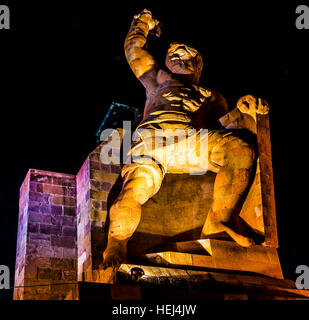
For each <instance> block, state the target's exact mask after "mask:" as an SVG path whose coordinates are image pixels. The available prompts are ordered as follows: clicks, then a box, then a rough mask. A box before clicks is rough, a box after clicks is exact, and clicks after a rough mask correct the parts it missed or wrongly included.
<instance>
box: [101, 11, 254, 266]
mask: <svg viewBox="0 0 309 320" xmlns="http://www.w3.org/2000/svg"><path fill="white" fill-rule="evenodd" d="M158 24H159V22H158V21H157V20H155V19H154V18H153V17H152V13H151V12H150V11H149V10H146V9H145V10H143V12H142V13H141V14H139V15H137V16H135V17H134V19H133V21H132V24H131V28H130V30H129V33H128V35H127V37H126V39H125V45H124V48H125V55H126V58H127V60H128V63H129V65H130V67H131V69H132V71H133V72H134V74H135V75H136V77H137V78H138V79H139V80H140V81H141V83H142V84H143V85H144V87H145V89H146V94H147V100H146V105H145V110H144V117H143V120H142V122H141V124H140V125H139V126H138V129H147V132H148V135H147V137H142V136H141V137H140V139H137V140H136V141H135V142H134V143H133V146H132V148H131V156H133V157H134V159H135V161H134V162H133V163H128V164H125V165H124V167H123V169H122V177H123V178H124V183H123V187H122V191H121V193H120V195H119V196H118V198H117V200H116V201H115V203H114V204H113V205H112V207H111V209H110V226H109V234H108V244H107V248H106V250H105V251H104V253H103V266H104V267H108V266H112V265H118V264H120V263H121V262H123V261H125V259H126V256H127V242H128V240H129V239H130V237H131V236H132V234H133V233H134V231H135V230H136V228H137V226H138V224H139V221H140V218H141V207H142V205H143V204H144V203H145V202H146V201H147V200H148V199H149V198H151V197H152V196H153V195H154V194H156V193H157V192H158V190H159V189H160V186H161V183H162V180H163V178H164V175H165V174H166V173H167V172H168V173H193V174H194V172H195V171H196V172H198V171H201V168H206V167H207V170H210V171H212V172H215V173H216V179H215V184H214V193H213V202H212V205H211V208H210V211H209V212H208V214H207V218H206V221H205V224H204V227H203V229H202V233H201V238H207V237H209V236H212V237H213V236H214V235H217V234H220V233H227V234H228V235H229V236H230V237H231V238H232V239H234V240H235V241H236V242H237V243H238V244H239V245H241V246H244V247H249V246H252V245H253V244H254V242H253V240H252V239H250V238H248V237H245V236H243V235H241V234H238V233H236V232H235V231H234V230H232V229H231V228H230V227H228V226H227V222H229V220H230V218H231V215H232V213H233V210H234V208H235V207H236V205H237V203H238V202H239V201H241V198H242V195H243V193H244V192H245V190H246V189H247V187H248V185H249V183H250V179H251V171H252V168H253V164H254V161H255V157H256V155H255V151H254V147H253V145H252V144H251V143H250V142H249V140H248V139H246V138H245V137H243V135H242V134H241V133H240V131H237V130H234V131H232V130H226V129H224V128H223V127H222V126H221V125H220V123H219V121H218V119H219V118H220V117H222V116H223V115H224V114H226V113H227V112H228V111H229V110H228V106H227V103H226V100H225V99H224V97H223V96H222V95H221V94H220V93H218V92H215V91H212V90H209V89H206V88H203V87H201V86H200V85H199V78H200V75H201V72H202V69H203V62H202V57H201V55H200V53H199V52H198V51H197V50H195V49H194V48H192V47H190V46H188V45H187V44H184V43H172V44H171V45H170V47H169V49H168V52H167V55H166V67H167V70H164V69H160V68H159V67H158V66H157V64H156V62H155V61H154V59H153V57H152V56H151V55H150V54H149V52H148V51H147V50H145V44H146V41H147V36H148V33H149V31H151V30H153V31H155V30H156V28H157V26H158ZM247 97H251V98H252V96H247ZM251 98H250V99H248V101H247V104H248V106H249V107H252V108H254V107H255V106H251V104H252V103H254V102H253V101H256V99H251ZM244 100H246V98H245V99H244ZM171 129H182V130H184V131H185V132H187V133H188V136H187V139H189V140H190V139H191V138H192V136H194V137H195V138H196V137H197V136H198V137H199V138H200V143H201V144H202V143H203V141H207V143H208V154H207V156H206V157H204V158H199V163H198V164H197V165H196V164H195V166H194V165H192V166H191V165H190V164H188V162H183V161H179V159H181V156H180V158H179V152H180V153H181V150H184V149H183V146H184V145H181V144H182V143H183V142H181V141H180V142H179V141H178V144H180V145H178V151H177V152H176V151H175V149H169V148H170V145H169V144H168V143H165V144H162V145H161V147H160V148H161V149H162V148H163V149H166V150H168V151H167V152H165V153H164V156H160V155H162V153H160V154H158V153H152V154H150V153H149V149H151V147H153V140H152V138H153V136H154V135H155V133H156V132H157V131H160V132H161V133H160V135H161V137H162V136H163V137H165V138H168V135H169V132H170V130H171ZM202 129H208V133H207V135H206V138H207V139H206V140H203V139H205V135H202V134H201V130H202ZM149 132H150V134H149ZM191 132H192V134H191ZM152 133H153V134H152ZM187 139H184V140H187ZM180 140H181V139H180ZM160 148H159V149H160ZM179 150H180V151H179ZM152 151H153V150H152ZM195 151H196V150H188V149H186V151H185V153H189V154H195ZM182 155H184V154H183V153H182ZM193 192H194V190H192V193H193ZM157 214H160V212H158V213H157Z"/></svg>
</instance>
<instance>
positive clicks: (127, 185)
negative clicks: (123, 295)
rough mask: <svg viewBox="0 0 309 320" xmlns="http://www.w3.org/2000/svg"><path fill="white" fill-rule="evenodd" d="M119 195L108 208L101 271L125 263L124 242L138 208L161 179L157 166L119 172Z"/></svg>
mask: <svg viewBox="0 0 309 320" xmlns="http://www.w3.org/2000/svg"><path fill="white" fill-rule="evenodd" d="M123 175H124V183H123V187H122V191H121V193H120V194H119V196H118V198H117V199H116V201H115V203H114V204H113V205H112V206H111V208H110V212H109V217H110V225H109V232H108V244H107V247H106V249H105V251H104V253H103V267H104V268H107V267H109V266H117V265H119V264H120V263H121V262H123V261H125V260H126V257H127V242H128V240H129V239H130V237H131V236H132V234H133V233H134V231H135V230H136V228H137V226H138V224H139V221H140V218H141V211H142V210H141V207H142V205H143V204H144V203H145V202H146V201H147V200H148V199H149V198H151V197H152V196H153V195H154V194H155V193H156V192H158V190H159V188H160V186H161V182H162V179H163V175H162V172H161V171H160V169H159V167H158V166H157V165H138V164H129V165H126V166H124V169H123Z"/></svg>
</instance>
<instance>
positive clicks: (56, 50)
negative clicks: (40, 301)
mask: <svg viewBox="0 0 309 320" xmlns="http://www.w3.org/2000/svg"><path fill="white" fill-rule="evenodd" d="M305 2H306V1H303V2H301V1H299V2H290V4H289V5H287V4H285V3H282V2H280V1H265V2H263V1H225V2H224V1H209V0H205V1H189V2H187V3H186V2H174V1H164V2H159V1H156V2H147V3H148V4H147V5H145V2H144V4H143V3H136V2H135V3H133V2H129V1H127V2H126V3H122V2H120V1H111V2H107V1H84V2H78V1H74V2H69V1H64V0H63V1H50V0H45V1H35V2H34V1H19V2H17V1H4V0H3V1H0V4H7V5H9V7H10V10H11V30H0V85H1V86H0V111H1V114H0V120H1V123H0V128H1V129H0V130H1V142H2V146H1V149H0V150H1V157H0V226H1V230H0V264H3V265H8V266H9V267H10V270H11V279H12V280H11V285H13V278H14V275H13V274H14V268H15V249H16V236H17V217H18V196H19V195H18V193H19V187H20V184H21V183H22V181H23V179H24V177H25V175H26V173H27V171H28V169H29V168H35V169H42V170H50V171H56V172H65V173H71V174H76V173H77V172H78V170H79V168H80V167H81V165H82V163H83V161H84V160H85V158H86V157H87V155H88V154H89V153H90V152H91V151H92V150H93V149H94V147H95V146H96V139H95V132H96V130H97V129H98V127H99V126H100V124H101V122H102V120H103V118H104V115H105V112H106V109H107V108H108V107H109V105H110V104H111V102H113V101H114V102H119V103H124V104H128V105H131V106H134V107H139V108H143V105H144V102H145V92H144V89H143V87H142V85H141V84H140V83H139V82H138V81H137V80H136V79H135V77H134V75H133V73H132V72H131V71H130V69H129V67H128V65H127V62H126V60H125V57H124V53H123V42H124V38H125V36H126V33H127V31H128V29H129V26H130V23H131V20H132V17H133V15H134V14H137V13H139V12H140V11H141V10H142V9H144V7H147V8H148V9H151V10H152V12H153V15H154V16H155V17H156V18H157V19H159V20H161V21H162V23H163V33H162V37H161V38H160V39H158V38H154V37H151V38H149V50H150V51H151V52H152V54H153V55H154V57H155V58H156V60H157V61H158V62H159V63H160V64H163V61H164V58H165V53H166V49H167V47H168V44H169V43H170V42H172V41H174V40H183V41H187V42H189V43H191V44H192V45H193V46H195V47H196V48H197V49H198V50H199V51H200V52H201V53H202V55H203V58H204V66H205V67H204V71H203V74H202V78H201V84H203V85H205V86H208V87H210V88H213V89H216V90H218V91H220V92H221V93H222V94H223V95H224V96H225V97H226V98H227V100H228V102H229V105H230V108H234V106H235V103H236V100H237V99H238V98H239V97H240V96H242V95H244V94H249V93H251V94H256V95H258V96H261V97H263V98H265V99H266V100H268V101H269V103H270V105H271V112H270V117H271V118H270V122H271V123H270V124H271V138H272V151H273V167H274V180H275V194H276V208H277V223H278V234H279V245H280V248H279V255H280V260H281V264H282V268H283V272H284V276H285V277H286V278H290V279H295V278H296V276H297V275H296V274H295V269H296V267H297V266H298V265H301V264H305V265H308V266H309V254H308V243H309V240H308V232H307V230H308V229H309V218H308V215H309V210H308V208H307V202H308V199H309V195H308V187H307V181H309V174H308V172H309V169H308V156H307V150H306V149H307V145H308V140H307V139H308V135H307V130H308V129H307V127H308V121H307V117H308V112H307V108H308V97H307V95H308V77H309V73H308V53H309V50H308V48H307V47H306V45H307V43H308V38H309V30H297V29H296V27H295V19H296V16H297V15H296V14H295V9H296V6H297V5H298V4H303V3H304V4H305ZM308 5H309V4H308ZM11 297H12V291H11V290H10V292H8V291H6V290H1V291H0V298H8V299H11Z"/></svg>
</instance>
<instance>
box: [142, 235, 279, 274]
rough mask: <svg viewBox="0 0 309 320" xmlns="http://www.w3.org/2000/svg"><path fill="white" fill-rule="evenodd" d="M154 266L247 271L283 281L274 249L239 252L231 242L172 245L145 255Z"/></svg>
mask: <svg viewBox="0 0 309 320" xmlns="http://www.w3.org/2000/svg"><path fill="white" fill-rule="evenodd" d="M145 256H146V258H147V259H149V260H150V261H151V262H152V263H154V264H156V265H168V266H186V267H200V268H208V269H216V270H231V271H232V270H233V271H248V272H254V273H257V274H262V275H266V276H269V277H273V278H277V279H283V274H282V271H281V266H280V261H279V257H278V253H277V249H276V248H271V247H264V246H261V245H255V246H253V247H250V248H243V247H241V246H239V245H238V244H237V243H235V242H234V241H224V240H215V239H203V240H194V241H185V242H175V243H172V244H170V245H169V246H167V247H165V248H164V249H163V250H162V251H161V252H155V253H148V254H146V255H145Z"/></svg>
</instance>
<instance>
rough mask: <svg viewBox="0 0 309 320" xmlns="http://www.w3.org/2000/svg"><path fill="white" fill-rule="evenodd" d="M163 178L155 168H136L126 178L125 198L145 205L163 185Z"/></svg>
mask: <svg viewBox="0 0 309 320" xmlns="http://www.w3.org/2000/svg"><path fill="white" fill-rule="evenodd" d="M161 181H162V178H160V175H158V173H156V171H155V170H154V169H153V168H148V167H144V166H142V165H141V166H136V167H135V168H134V169H133V170H131V171H130V172H128V173H127V174H126V176H125V181H124V187H123V190H122V194H123V195H122V197H123V198H132V199H134V200H136V201H138V202H139V203H140V204H144V203H145V202H146V201H147V200H148V199H149V198H150V197H152V196H153V195H154V194H155V193H156V192H157V190H158V188H159V186H160V185H161Z"/></svg>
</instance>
